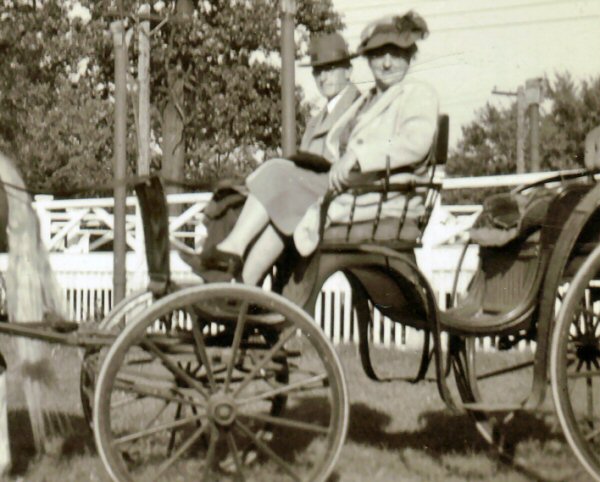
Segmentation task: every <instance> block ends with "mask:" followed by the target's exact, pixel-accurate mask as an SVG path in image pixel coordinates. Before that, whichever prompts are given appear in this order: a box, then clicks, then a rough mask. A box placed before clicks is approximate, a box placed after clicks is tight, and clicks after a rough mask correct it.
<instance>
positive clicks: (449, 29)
mask: <svg viewBox="0 0 600 482" xmlns="http://www.w3.org/2000/svg"><path fill="white" fill-rule="evenodd" d="M599 17H600V14H599V15H587V16H582V15H577V16H573V17H561V18H548V19H543V20H523V21H520V22H502V23H491V24H484V25H469V26H466V27H446V28H441V29H438V30H435V31H434V33H439V32H455V31H460V30H482V29H488V28H501V27H520V26H523V25H540V24H546V23H560V22H574V21H581V20H592V19H594V18H599Z"/></svg>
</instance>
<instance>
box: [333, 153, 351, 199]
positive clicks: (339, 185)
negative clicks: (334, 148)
mask: <svg viewBox="0 0 600 482" xmlns="http://www.w3.org/2000/svg"><path fill="white" fill-rule="evenodd" d="M356 161H357V159H356V156H354V154H353V153H352V151H347V152H346V154H344V156H342V158H341V159H340V160H339V161H337V162H335V163H334V164H333V165H332V166H331V169H330V170H329V189H331V190H333V191H334V192H339V191H341V190H342V189H343V188H344V187H345V186H347V185H348V181H349V180H350V172H351V171H352V168H353V167H354V165H355V164H356Z"/></svg>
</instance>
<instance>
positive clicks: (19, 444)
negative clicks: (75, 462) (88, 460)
mask: <svg viewBox="0 0 600 482" xmlns="http://www.w3.org/2000/svg"><path fill="white" fill-rule="evenodd" d="M58 415H59V416H60V417H62V419H63V420H64V421H65V422H66V423H65V426H67V427H70V429H69V430H68V435H66V436H64V435H60V436H58V435H57V437H56V439H57V440H53V441H51V442H50V445H49V447H48V449H49V450H50V451H52V455H54V456H56V457H59V458H61V459H62V460H64V459H69V458H70V457H75V456H78V455H83V454H87V453H90V452H91V453H94V452H95V451H96V448H95V445H94V436H93V434H92V432H91V430H90V429H89V427H88V425H87V423H86V421H85V419H84V418H83V417H81V416H78V415H73V414H64V413H61V414H58ZM8 427H9V440H10V450H11V454H12V470H11V475H13V476H19V475H23V474H25V473H26V472H27V469H28V466H29V465H30V463H31V462H32V461H35V460H37V458H38V457H39V454H37V453H36V450H35V445H34V441H33V432H32V429H31V422H30V419H29V413H28V412H27V410H11V411H9V413H8Z"/></svg>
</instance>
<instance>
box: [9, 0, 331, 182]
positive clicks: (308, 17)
mask: <svg viewBox="0 0 600 482" xmlns="http://www.w3.org/2000/svg"><path fill="white" fill-rule="evenodd" d="M139 3H141V2H137V1H131V0H125V1H124V10H123V12H125V13H126V14H128V16H129V20H128V24H127V27H128V28H133V27H134V26H135V25H134V22H135V18H136V17H135V15H134V13H135V11H136V10H135V9H136V8H137V6H138V5H139ZM150 3H151V6H152V13H153V15H155V16H162V17H164V16H167V15H170V16H173V15H174V13H175V3H174V1H171V2H167V3H166V4H165V2H163V1H162V0H158V1H157V0H151V2H150ZM297 6H298V11H297V15H296V22H297V29H296V30H297V31H296V40H297V46H298V52H297V53H298V55H300V54H301V53H302V51H303V50H305V49H306V40H307V37H308V34H309V33H310V32H312V31H321V30H325V31H327V30H334V29H336V28H339V27H340V26H341V23H340V20H339V17H338V16H337V15H336V14H335V13H334V12H333V8H332V4H331V1H330V0H299V1H297ZM0 7H1V11H0V150H2V151H5V152H8V153H9V154H11V155H12V156H13V157H14V158H16V159H18V162H19V164H20V166H21V169H22V171H23V172H24V174H25V176H26V180H27V182H28V183H29V184H30V185H33V186H36V187H40V188H46V189H63V188H67V187H72V186H74V185H81V184H89V183H91V182H94V183H98V182H104V181H108V180H109V179H110V178H111V175H112V167H111V166H112V145H113V141H112V136H113V115H114V114H113V112H114V99H113V95H114V83H113V56H112V39H111V36H110V34H109V31H108V22H109V20H111V19H110V18H109V17H108V16H107V15H106V13H107V12H108V11H109V9H110V8H111V5H110V4H109V2H108V1H107V2H101V3H98V2H92V1H91V0H79V2H74V1H73V0H45V1H43V2H41V1H40V2H38V3H37V4H35V2H34V3H33V6H31V4H29V2H27V4H26V3H24V2H22V1H20V0H0ZM74 7H77V8H79V9H80V10H81V9H84V10H85V11H88V12H89V19H82V18H81V17H78V16H77V15H72V12H73V8H74ZM157 24H158V21H154V20H153V21H152V27H156V26H157ZM279 30H280V20H279V2H276V1H272V0H252V1H247V0H199V1H194V2H193V15H192V18H191V20H190V21H185V22H169V23H167V24H166V25H163V26H162V27H161V28H160V29H159V30H157V32H156V33H155V35H153V37H152V54H151V73H150V75H151V82H152V85H151V92H152V98H151V103H152V126H153V135H154V137H155V139H156V140H157V142H158V143H160V140H161V136H162V128H163V126H162V125H161V115H160V113H161V111H162V109H164V106H165V105H166V103H167V102H168V101H169V99H170V98H171V97H170V96H172V89H171V88H172V86H173V82H174V81H175V79H176V78H180V79H183V80H184V82H185V84H184V85H185V90H184V102H183V105H178V109H180V111H181V113H182V115H183V119H184V124H185V137H184V140H185V143H186V144H185V146H186V173H185V174H186V177H187V178H188V179H198V180H211V179H214V178H217V177H221V176H223V175H226V174H228V173H231V172H239V171H247V170H248V169H249V168H251V167H252V165H253V164H254V163H255V162H256V159H257V158H258V159H260V158H261V157H264V156H268V155H271V154H272V153H273V152H275V151H276V150H277V149H278V147H279V144H280V130H281V119H280V117H281V113H280V75H279V70H280V69H279V61H278V53H277V52H278V49H279ZM129 55H130V69H129V72H128V87H129V91H130V94H131V95H130V104H129V108H130V109H129V111H130V118H129V126H130V128H129V131H128V159H129V164H130V166H129V169H130V171H133V170H134V166H135V138H136V134H135V130H134V125H135V122H134V116H133V109H132V106H133V104H134V99H133V94H134V93H135V90H136V85H135V79H136V77H137V72H136V62H135V59H136V56H137V52H136V41H135V35H134V36H133V40H132V41H131V43H130V46H129ZM301 102H302V93H301V92H300V91H298V92H297V107H298V108H297V120H298V129H299V130H301V129H302V128H303V125H304V115H305V113H306V109H305V108H304V107H302V105H301ZM160 162H161V159H160V156H156V157H155V158H154V159H153V165H154V168H159V167H160Z"/></svg>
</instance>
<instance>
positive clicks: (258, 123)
mask: <svg viewBox="0 0 600 482" xmlns="http://www.w3.org/2000/svg"><path fill="white" fill-rule="evenodd" d="M297 3H298V11H297V15H296V23H297V34H298V35H297V37H298V44H299V49H298V53H300V52H302V50H303V48H304V49H305V45H306V40H307V36H308V34H309V33H310V32H313V31H321V30H323V31H331V30H334V29H336V28H339V27H340V26H341V23H340V20H339V18H338V16H337V15H336V14H334V13H333V10H332V4H331V1H330V0H325V1H324V0H303V1H298V2H297ZM248 19H252V21H248ZM279 34H280V11H279V2H276V1H272V0H254V1H252V2H247V1H244V2H241V1H233V0H210V1H202V2H198V4H197V6H196V9H195V12H194V15H193V18H192V21H191V22H189V23H180V24H177V23H173V24H170V25H168V26H167V27H166V28H165V29H164V30H163V31H161V36H160V37H159V38H157V39H156V42H155V45H153V49H154V51H155V52H157V54H156V55H154V56H153V61H154V64H153V66H152V69H153V72H157V71H162V72H163V73H162V74H161V75H158V76H155V77H154V84H153V92H156V93H157V95H156V96H155V101H154V102H155V105H156V106H157V107H158V110H160V111H162V110H163V106H164V105H165V103H166V102H167V101H168V100H169V95H171V93H172V90H174V84H175V82H173V81H172V79H171V77H170V76H169V75H166V72H165V70H167V71H169V70H170V71H179V73H180V78H182V79H183V85H184V88H185V92H184V97H185V105H180V106H179V107H180V109H179V110H180V113H181V114H183V116H184V117H185V118H184V119H183V121H184V139H185V142H186V145H187V149H186V151H187V154H188V155H187V172H186V176H187V177H188V178H190V179H203V180H212V179H215V178H219V177H223V176H227V175H231V174H234V173H238V174H244V173H246V172H248V170H250V169H251V168H252V167H253V166H254V165H255V164H256V159H257V158H261V157H269V156H271V155H273V153H274V152H275V151H276V150H277V148H278V147H279V145H280V139H281V119H280V117H281V106H280V74H279V53H278V52H279V42H280V40H279V38H280V37H279ZM158 52H159V53H158ZM170 80H171V82H169V81H170ZM301 100H302V93H301V91H300V90H298V92H297V106H298V108H297V119H296V120H297V128H298V130H299V131H302V130H303V129H304V118H305V115H306V109H304V108H301ZM162 127H163V129H164V128H165V126H162Z"/></svg>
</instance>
